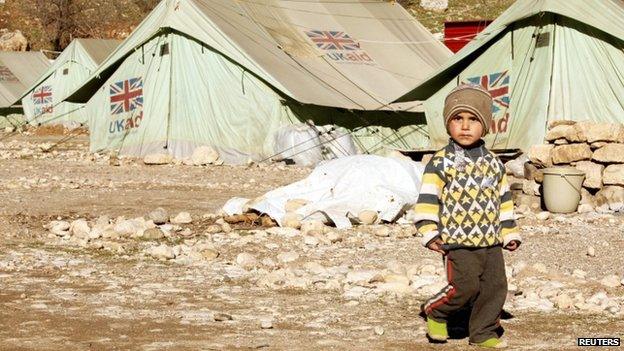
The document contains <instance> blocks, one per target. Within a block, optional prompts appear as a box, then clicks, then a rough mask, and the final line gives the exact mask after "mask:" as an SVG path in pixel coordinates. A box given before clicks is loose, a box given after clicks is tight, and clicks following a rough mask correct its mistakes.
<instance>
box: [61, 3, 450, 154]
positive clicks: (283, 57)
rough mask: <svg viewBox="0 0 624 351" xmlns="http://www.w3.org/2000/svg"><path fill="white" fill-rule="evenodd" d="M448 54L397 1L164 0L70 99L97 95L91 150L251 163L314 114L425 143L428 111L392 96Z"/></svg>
mask: <svg viewBox="0 0 624 351" xmlns="http://www.w3.org/2000/svg"><path fill="white" fill-rule="evenodd" d="M449 56H450V51H449V50H448V49H447V48H446V47H444V46H443V45H442V44H441V43H439V42H438V41H437V40H435V38H433V36H432V35H431V34H430V33H429V32H428V31H427V30H426V29H425V28H424V27H423V26H422V25H420V24H419V23H418V22H417V21H415V20H414V19H413V18H412V17H411V16H410V15H409V14H408V13H407V12H406V11H405V10H404V9H403V8H402V7H401V6H400V5H398V4H396V3H394V2H392V3H390V2H386V1H382V0H372V1H371V0H359V1H353V0H334V1H331V2H327V1H321V0H308V1H288V0H270V1H266V0H263V1H261V2H258V1H252V0H234V1H233V0H163V1H161V3H160V4H159V5H158V6H157V7H156V8H155V9H154V10H153V11H152V12H151V13H150V14H149V15H148V16H147V17H146V18H145V19H144V20H143V22H142V23H141V24H140V25H139V26H138V27H137V28H136V29H135V30H134V31H133V32H132V34H131V35H130V36H129V37H128V38H127V39H126V40H125V41H124V42H123V43H122V44H121V45H120V46H119V47H118V48H117V50H116V51H115V52H114V53H113V54H111V56H110V57H108V58H107V59H106V60H105V61H104V62H103V63H102V65H101V66H100V67H99V68H98V69H97V71H95V72H94V73H93V75H92V76H91V77H90V78H89V79H88V80H87V81H86V83H85V84H84V85H82V86H81V87H80V88H78V89H77V90H76V91H75V92H74V93H73V94H71V95H70V96H69V97H68V98H67V101H70V102H76V103H85V102H87V104H86V105H85V113H86V114H87V115H88V117H89V128H90V130H91V149H92V151H100V150H118V151H119V152H120V153H122V154H132V155H145V154H148V153H155V152H158V153H161V152H166V153H169V154H172V155H174V156H175V157H178V158H184V157H187V156H189V155H190V154H191V153H192V152H193V150H194V149H195V148H196V147H197V146H200V145H211V146H213V147H215V148H216V149H217V150H218V151H219V153H220V154H221V157H222V158H223V159H224V160H225V161H226V162H229V163H237V162H244V161H245V160H246V159H248V158H250V157H251V158H255V159H259V158H264V157H268V156H271V155H273V154H274V152H275V150H274V149H273V138H274V135H275V133H276V131H278V130H279V129H280V128H281V127H283V126H287V125H290V124H292V123H298V122H300V121H307V120H312V121H314V122H315V123H316V124H337V125H340V126H343V127H346V128H349V129H351V130H355V132H354V134H356V137H357V142H358V144H359V146H360V148H362V149H366V150H369V149H371V150H376V149H379V148H380V145H393V146H396V147H416V146H418V145H423V144H426V143H427V140H426V137H425V134H426V133H424V132H423V130H422V129H423V127H424V124H425V122H424V114H423V113H422V110H421V111H420V112H418V111H415V110H412V109H413V104H399V105H390V104H389V103H390V102H391V101H392V100H394V99H396V98H398V97H399V96H401V95H402V94H404V93H405V92H406V91H408V89H409V88H410V87H413V86H415V85H416V84H418V83H419V82H421V81H422V79H423V78H424V77H426V76H427V75H428V74H430V73H431V72H433V70H434V69H435V68H437V67H438V66H439V65H441V64H442V62H443V61H445V60H446V59H447V58H448V57H449Z"/></svg>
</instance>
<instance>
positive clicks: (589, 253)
mask: <svg viewBox="0 0 624 351" xmlns="http://www.w3.org/2000/svg"><path fill="white" fill-rule="evenodd" d="M587 256H589V257H596V249H594V247H593V246H589V247H588V248H587Z"/></svg>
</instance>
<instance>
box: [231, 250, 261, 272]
mask: <svg viewBox="0 0 624 351" xmlns="http://www.w3.org/2000/svg"><path fill="white" fill-rule="evenodd" d="M236 264H238V265H239V266H240V267H241V268H243V269H247V270H249V269H253V268H254V267H256V266H257V265H258V261H257V260H256V257H255V256H254V255H252V254H250V253H247V252H242V253H239V254H238V256H236Z"/></svg>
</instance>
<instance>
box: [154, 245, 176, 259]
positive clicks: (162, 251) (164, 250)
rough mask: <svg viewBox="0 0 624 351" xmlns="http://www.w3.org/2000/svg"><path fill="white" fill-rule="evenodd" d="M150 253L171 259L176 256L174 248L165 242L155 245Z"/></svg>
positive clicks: (159, 257)
mask: <svg viewBox="0 0 624 351" xmlns="http://www.w3.org/2000/svg"><path fill="white" fill-rule="evenodd" d="M149 253H150V255H151V256H152V257H154V258H157V259H164V260H171V259H174V258H175V257H176V256H175V253H174V252H173V249H172V248H171V247H169V246H167V245H165V244H162V245H160V246H156V247H153V248H152V249H151V250H150V252H149Z"/></svg>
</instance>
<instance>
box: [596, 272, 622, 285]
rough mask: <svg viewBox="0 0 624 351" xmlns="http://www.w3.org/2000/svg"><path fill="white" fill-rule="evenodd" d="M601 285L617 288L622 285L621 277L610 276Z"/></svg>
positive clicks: (602, 280)
mask: <svg viewBox="0 0 624 351" xmlns="http://www.w3.org/2000/svg"><path fill="white" fill-rule="evenodd" d="M600 284H602V285H604V286H606V287H609V288H617V287H618V286H620V285H622V284H621V280H620V277H618V276H617V275H615V274H611V275H608V276H606V277H604V278H602V279H601V280H600Z"/></svg>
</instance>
